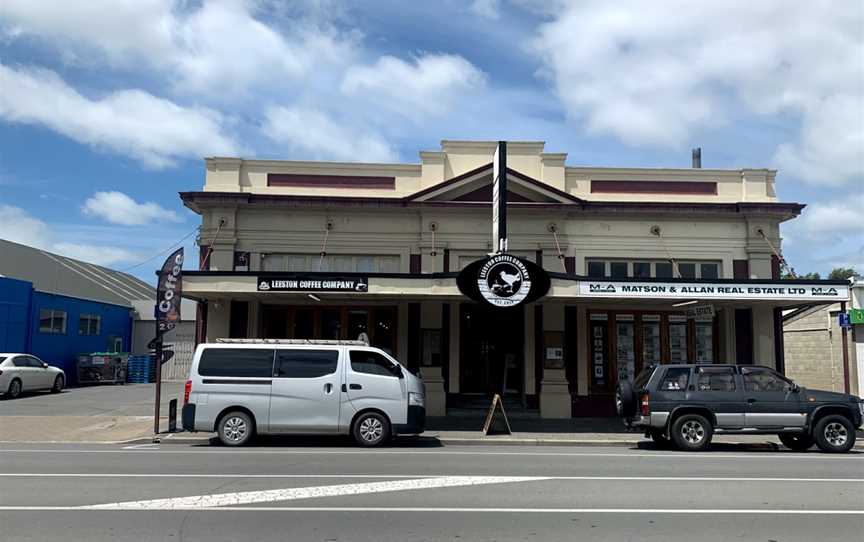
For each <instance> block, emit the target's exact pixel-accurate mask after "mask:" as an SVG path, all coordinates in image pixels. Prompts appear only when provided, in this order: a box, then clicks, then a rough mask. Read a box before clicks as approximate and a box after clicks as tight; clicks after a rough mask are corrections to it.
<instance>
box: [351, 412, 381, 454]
mask: <svg viewBox="0 0 864 542" xmlns="http://www.w3.org/2000/svg"><path fill="white" fill-rule="evenodd" d="M351 433H352V434H353V435H354V440H356V441H357V444H359V445H360V446H366V447H372V446H380V445H381V444H382V443H383V442H386V441H387V440H388V439H389V438H390V422H389V421H387V418H386V417H384V416H382V415H381V414H378V413H377V412H366V413H364V414H361V415H360V416H358V417H357V419H356V420H354V429H353V430H352V431H351Z"/></svg>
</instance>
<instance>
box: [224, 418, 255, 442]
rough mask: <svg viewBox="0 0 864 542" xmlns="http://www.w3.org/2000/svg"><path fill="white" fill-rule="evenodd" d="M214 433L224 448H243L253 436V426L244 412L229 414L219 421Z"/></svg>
mask: <svg viewBox="0 0 864 542" xmlns="http://www.w3.org/2000/svg"><path fill="white" fill-rule="evenodd" d="M216 432H217V433H218V435H219V440H220V441H222V444H224V445H225V446H243V445H244V444H246V443H248V442H249V440H250V439H251V438H252V435H254V434H255V425H254V423H253V422H252V417H251V416H249V415H248V414H246V413H245V412H240V411H236V412H229V413H228V414H225V415H224V416H222V419H220V420H219V425H218V426H217V428H216Z"/></svg>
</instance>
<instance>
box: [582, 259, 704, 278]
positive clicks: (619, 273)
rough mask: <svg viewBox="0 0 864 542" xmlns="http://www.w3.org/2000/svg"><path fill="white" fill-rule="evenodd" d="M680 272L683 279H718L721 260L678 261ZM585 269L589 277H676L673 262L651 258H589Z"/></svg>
mask: <svg viewBox="0 0 864 542" xmlns="http://www.w3.org/2000/svg"><path fill="white" fill-rule="evenodd" d="M675 263H676V265H677V266H678V273H679V274H680V276H681V278H683V279H707V280H711V279H718V278H720V276H721V273H720V262H713V261H693V260H685V261H676V262H675ZM585 270H586V271H587V273H588V276H589V277H597V278H611V279H623V278H637V279H645V278H658V279H671V278H673V277H674V270H673V267H672V263H671V262H669V261H661V260H657V261H651V260H605V259H604V260H601V259H593V258H592V259H587V260H586V261H585Z"/></svg>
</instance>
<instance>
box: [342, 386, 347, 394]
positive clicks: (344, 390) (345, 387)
mask: <svg viewBox="0 0 864 542" xmlns="http://www.w3.org/2000/svg"><path fill="white" fill-rule="evenodd" d="M346 391H348V386H346V385H345V384H342V393H345V392H346Z"/></svg>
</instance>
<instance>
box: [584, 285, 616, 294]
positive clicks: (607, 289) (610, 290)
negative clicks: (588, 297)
mask: <svg viewBox="0 0 864 542" xmlns="http://www.w3.org/2000/svg"><path fill="white" fill-rule="evenodd" d="M588 289H589V291H591V292H600V293H604V294H614V293H615V286H613V285H612V284H606V285H605V286H604V285H603V284H590V285H589V286H588Z"/></svg>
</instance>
